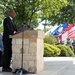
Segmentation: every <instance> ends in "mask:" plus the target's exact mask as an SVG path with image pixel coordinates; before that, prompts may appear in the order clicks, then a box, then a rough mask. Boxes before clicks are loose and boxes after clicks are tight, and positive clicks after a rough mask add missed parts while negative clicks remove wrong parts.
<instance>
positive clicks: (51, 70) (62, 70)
mask: <svg viewBox="0 0 75 75" xmlns="http://www.w3.org/2000/svg"><path fill="white" fill-rule="evenodd" d="M0 75H15V74H13V73H10V72H1V68H0ZM23 75H75V58H74V57H48V58H44V70H43V71H42V72H40V73H38V74H23Z"/></svg>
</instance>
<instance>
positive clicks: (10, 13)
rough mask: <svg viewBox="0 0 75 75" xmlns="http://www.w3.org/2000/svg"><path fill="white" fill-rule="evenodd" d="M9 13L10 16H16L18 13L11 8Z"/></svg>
mask: <svg viewBox="0 0 75 75" xmlns="http://www.w3.org/2000/svg"><path fill="white" fill-rule="evenodd" d="M8 15H9V16H10V17H12V18H14V17H15V15H16V13H15V11H14V10H12V9H11V10H9V12H8Z"/></svg>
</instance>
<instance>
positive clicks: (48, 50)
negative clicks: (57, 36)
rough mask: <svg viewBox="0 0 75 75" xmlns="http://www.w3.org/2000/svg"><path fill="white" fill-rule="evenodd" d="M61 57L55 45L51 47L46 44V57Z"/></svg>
mask: <svg viewBox="0 0 75 75" xmlns="http://www.w3.org/2000/svg"><path fill="white" fill-rule="evenodd" d="M59 55H60V49H59V48H57V47H56V46H55V45H49V44H47V43H44V56H45V57H51V56H59Z"/></svg>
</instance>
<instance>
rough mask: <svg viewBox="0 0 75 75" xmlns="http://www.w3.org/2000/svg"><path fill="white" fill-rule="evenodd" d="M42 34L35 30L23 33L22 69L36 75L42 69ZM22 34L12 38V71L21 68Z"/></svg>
mask: <svg viewBox="0 0 75 75" xmlns="http://www.w3.org/2000/svg"><path fill="white" fill-rule="evenodd" d="M43 38H44V32H42V31H37V30H26V31H24V40H23V42H24V45H23V49H24V51H23V68H24V69H25V70H27V71H29V72H35V73H38V72H40V71H42V70H43V68H44V58H43V54H44V44H43ZM21 48H22V32H20V33H18V34H15V35H13V36H12V69H13V71H14V70H15V69H16V68H19V67H21V61H22V58H21Z"/></svg>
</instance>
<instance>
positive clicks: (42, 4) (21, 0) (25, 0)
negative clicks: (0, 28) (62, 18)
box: [0, 0, 67, 29]
mask: <svg viewBox="0 0 75 75" xmlns="http://www.w3.org/2000/svg"><path fill="white" fill-rule="evenodd" d="M66 5H67V0H0V8H1V9H2V11H3V14H4V15H5V16H6V14H7V11H8V10H9V9H11V8H12V9H14V10H15V11H16V18H15V22H16V24H17V25H18V27H19V26H20V25H21V23H22V22H25V23H26V24H27V25H29V27H30V28H32V29H33V28H34V27H36V26H38V18H41V19H42V20H45V19H46V18H49V17H50V16H52V15H56V14H57V12H58V11H59V10H60V9H61V8H62V7H63V6H66Z"/></svg>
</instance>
